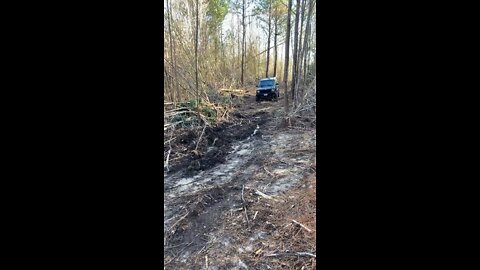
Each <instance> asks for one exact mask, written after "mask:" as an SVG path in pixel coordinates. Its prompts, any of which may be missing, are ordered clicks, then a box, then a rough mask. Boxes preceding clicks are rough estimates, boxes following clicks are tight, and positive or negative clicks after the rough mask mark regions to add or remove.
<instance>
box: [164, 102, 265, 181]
mask: <svg viewBox="0 0 480 270" xmlns="http://www.w3.org/2000/svg"><path fill="white" fill-rule="evenodd" d="M270 116H271V115H270V113H268V112H265V111H260V112H255V113H253V114H249V115H245V114H243V115H242V116H241V117H238V118H236V119H235V121H233V122H224V123H222V124H219V125H216V126H211V127H206V128H205V130H203V128H201V127H200V128H197V129H195V130H188V131H185V132H184V133H183V134H182V135H181V136H179V137H178V138H176V139H175V140H174V141H173V142H172V143H171V144H170V145H171V148H172V150H171V153H170V155H171V162H170V166H169V170H168V173H169V174H172V173H175V172H178V171H183V172H184V173H185V175H186V176H193V175H195V174H197V173H198V172H200V171H205V170H208V169H210V168H213V167H215V166H216V165H218V164H220V163H223V162H225V157H226V156H227V155H228V154H229V153H230V152H231V151H232V145H233V144H235V143H237V142H239V141H242V140H245V139H247V138H248V137H250V136H252V135H253V133H254V131H255V129H256V128H257V127H258V126H261V125H263V124H264V123H266V122H267V121H269V119H270ZM202 132H203V135H202ZM200 135H202V138H201V140H200V142H198V140H199V138H200ZM197 145H198V146H197Z"/></svg>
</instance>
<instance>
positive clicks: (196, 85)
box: [195, 0, 200, 105]
mask: <svg viewBox="0 0 480 270" xmlns="http://www.w3.org/2000/svg"><path fill="white" fill-rule="evenodd" d="M195 3H196V9H195V12H196V24H195V91H196V92H195V93H196V95H197V105H198V104H199V103H200V92H199V90H198V22H199V20H198V0H196V1H195Z"/></svg>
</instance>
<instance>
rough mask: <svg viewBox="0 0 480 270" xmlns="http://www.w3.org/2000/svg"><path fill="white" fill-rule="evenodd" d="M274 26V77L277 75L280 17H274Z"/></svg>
mask: <svg viewBox="0 0 480 270" xmlns="http://www.w3.org/2000/svg"><path fill="white" fill-rule="evenodd" d="M274 20H275V21H274V22H275V23H274V27H275V31H274V32H273V54H274V61H273V77H277V35H278V30H277V25H278V18H277V17H275V19H274Z"/></svg>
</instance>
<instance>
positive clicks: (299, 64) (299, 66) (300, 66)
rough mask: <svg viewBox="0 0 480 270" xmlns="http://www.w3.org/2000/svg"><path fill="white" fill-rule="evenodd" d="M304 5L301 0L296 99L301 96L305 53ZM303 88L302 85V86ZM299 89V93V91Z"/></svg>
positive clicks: (304, 0) (304, 1) (303, 1)
mask: <svg viewBox="0 0 480 270" xmlns="http://www.w3.org/2000/svg"><path fill="white" fill-rule="evenodd" d="M305 5H306V0H302V14H301V19H300V29H299V34H300V37H299V38H298V50H299V52H298V55H297V58H298V60H297V83H296V84H295V86H296V88H297V89H296V91H295V93H297V97H298V96H299V95H300V97H301V96H302V95H303V87H300V78H301V77H302V64H303V60H302V59H303V53H304V51H305V48H304V46H303V45H304V42H302V36H303V39H305V35H302V34H303V22H304V20H305ZM302 86H303V85H302ZM299 89H300V91H299Z"/></svg>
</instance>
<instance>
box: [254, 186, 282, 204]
mask: <svg viewBox="0 0 480 270" xmlns="http://www.w3.org/2000/svg"><path fill="white" fill-rule="evenodd" d="M255 194H257V195H260V196H262V197H263V198H265V199H269V200H274V201H277V202H278V200H277V199H275V198H273V197H272V196H270V195H267V194H265V193H263V192H261V191H258V190H256V189H255Z"/></svg>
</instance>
